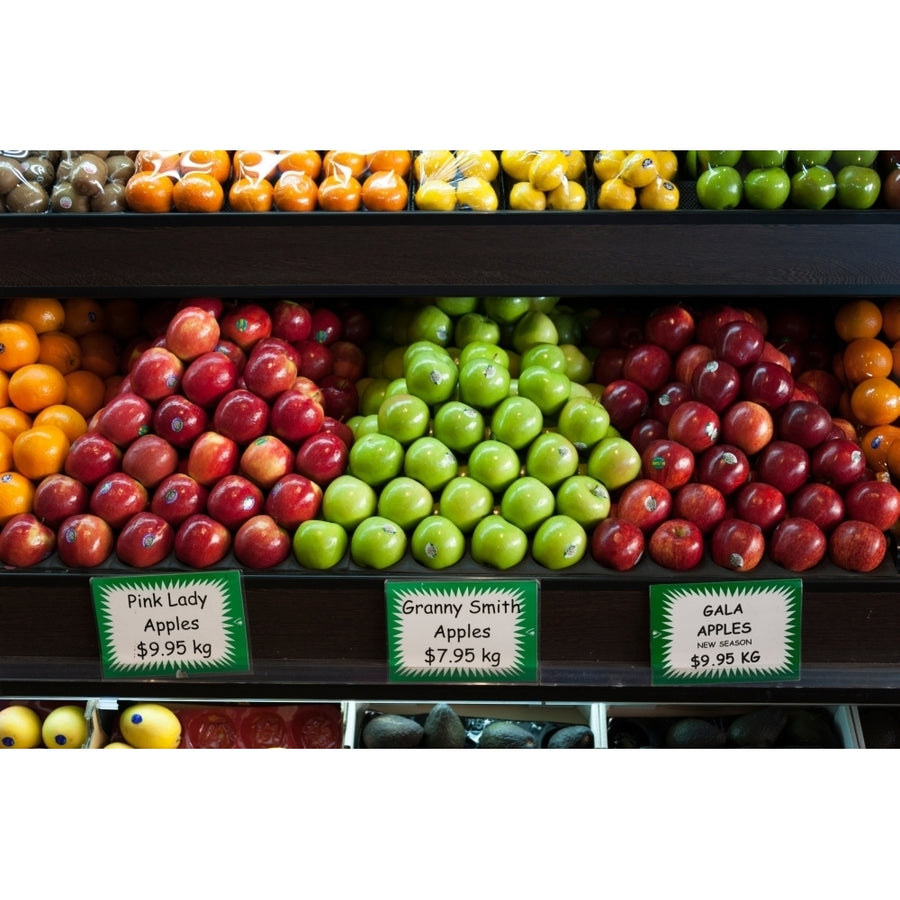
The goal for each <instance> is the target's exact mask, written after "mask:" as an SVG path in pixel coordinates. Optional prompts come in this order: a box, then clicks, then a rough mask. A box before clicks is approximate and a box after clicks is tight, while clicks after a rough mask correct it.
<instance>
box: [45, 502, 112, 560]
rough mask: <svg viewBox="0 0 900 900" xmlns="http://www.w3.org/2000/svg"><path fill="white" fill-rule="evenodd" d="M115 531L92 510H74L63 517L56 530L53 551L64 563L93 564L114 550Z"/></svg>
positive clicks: (105, 557) (107, 556)
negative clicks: (71, 513)
mask: <svg viewBox="0 0 900 900" xmlns="http://www.w3.org/2000/svg"><path fill="white" fill-rule="evenodd" d="M113 544H114V535H113V530H112V528H111V527H110V526H109V524H108V523H107V522H106V521H105V520H104V519H101V518H100V516H96V515H94V514H93V513H89V512H87V513H77V514H76V515H74V516H69V517H68V518H67V519H64V520H63V522H62V523H61V524H60V526H59V529H58V530H57V532H56V553H57V555H58V556H59V559H60V562H62V564H63V565H64V566H70V567H72V568H93V567H95V566H99V565H101V564H102V563H104V562H105V561H106V560H107V559H108V558H109V556H110V554H111V553H112V551H113Z"/></svg>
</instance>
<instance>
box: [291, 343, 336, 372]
mask: <svg viewBox="0 0 900 900" xmlns="http://www.w3.org/2000/svg"><path fill="white" fill-rule="evenodd" d="M294 346H295V347H296V349H297V350H298V352H299V353H300V364H299V365H298V366H297V372H298V374H300V375H303V376H304V377H306V378H309V379H311V380H312V381H315V382H316V383H318V381H319V380H320V379H322V378H324V377H325V376H326V375H330V374H331V373H332V372H333V371H334V359H333V357H332V355H331V350H330V349H329V347H328V345H327V344H322V343H320V342H319V341H315V340H313V339H312V338H310V339H308V340H305V341H296V342H295V343H294Z"/></svg>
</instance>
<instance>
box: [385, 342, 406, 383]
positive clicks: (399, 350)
mask: <svg viewBox="0 0 900 900" xmlns="http://www.w3.org/2000/svg"><path fill="white" fill-rule="evenodd" d="M407 346H408V345H407V344H406V342H404V343H402V344H395V345H394V346H393V347H391V349H390V350H388V351H387V353H385V354H384V357H383V358H382V360H381V377H382V378H387V379H388V381H393V380H394V379H395V378H400V377H401V376H402V375H403V355H404V354H405V353H406V348H407Z"/></svg>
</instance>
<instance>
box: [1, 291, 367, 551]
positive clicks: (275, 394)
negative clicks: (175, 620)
mask: <svg viewBox="0 0 900 900" xmlns="http://www.w3.org/2000/svg"><path fill="white" fill-rule="evenodd" d="M161 331H162V333H161V334H160V335H159V336H158V337H157V338H156V339H154V340H151V341H148V342H147V345H146V346H143V347H138V348H136V349H135V351H134V357H133V360H132V362H131V364H130V368H129V370H128V372H127V374H126V376H125V377H124V380H123V382H122V384H121V386H120V389H119V392H118V393H117V394H116V396H114V397H113V398H112V399H111V400H110V401H109V402H108V403H107V404H106V405H105V406H103V407H102V408H101V409H100V410H99V411H98V412H97V413H96V415H95V416H94V417H93V418H92V420H91V421H90V423H89V426H88V430H87V431H86V432H85V433H84V434H82V435H81V436H79V437H77V438H76V439H75V440H74V441H73V442H72V445H71V447H70V449H69V452H68V455H67V457H66V460H65V464H64V471H63V472H61V473H59V474H55V475H50V476H48V477H47V478H45V479H44V480H43V481H42V482H40V483H39V484H38V485H37V487H36V489H35V494H34V501H33V512H32V513H30V514H25V515H22V516H19V517H16V521H15V522H10V523H7V525H6V526H5V527H4V529H3V532H2V536H0V561H2V562H4V563H5V564H7V565H15V566H29V565H35V564H37V563H38V562H40V561H41V560H43V559H46V558H47V557H48V556H49V555H50V554H51V553H52V552H53V551H54V550H55V551H56V553H57V554H58V556H59V559H60V561H61V562H62V563H63V564H64V565H66V566H70V567H94V566H98V565H100V564H101V563H103V562H105V561H106V560H107V559H108V558H109V557H110V556H111V555H112V554H113V553H115V554H116V556H117V557H118V559H119V560H120V561H121V562H123V563H125V564H127V565H130V566H135V567H140V568H146V567H150V566H155V565H158V564H160V563H162V562H163V561H164V560H166V558H167V557H169V555H170V554H174V556H175V558H176V559H177V560H178V562H180V563H181V564H183V565H184V566H187V567H191V568H204V567H208V566H211V565H214V564H215V563H217V562H219V561H221V560H222V559H223V558H224V557H225V556H226V555H227V554H228V553H229V552H232V553H233V554H234V556H235V558H236V559H237V561H238V562H239V563H240V564H241V565H243V566H246V567H248V568H266V567H270V566H273V565H277V564H278V563H280V562H282V561H283V560H285V559H286V558H287V557H288V556H289V554H290V551H291V541H292V537H293V534H294V531H295V530H296V528H297V526H298V525H299V523H300V522H302V521H305V520H306V519H309V518H312V517H314V516H316V515H317V514H318V511H319V508H320V504H321V499H322V491H323V487H324V486H325V485H327V484H328V482H329V481H331V480H332V479H333V478H335V477H336V476H337V475H339V474H341V473H342V472H343V471H344V469H345V467H346V462H347V454H348V450H349V446H350V445H351V444H352V440H353V435H352V432H351V431H350V429H349V427H348V426H347V425H346V424H345V421H346V419H347V418H349V417H350V416H352V415H353V414H354V413H355V412H356V408H357V403H358V396H357V391H356V387H355V383H356V381H357V380H358V379H359V377H360V376H361V375H362V373H363V370H364V368H365V355H364V352H363V350H362V345H363V344H364V343H365V342H366V340H367V339H368V336H369V320H368V317H367V316H366V315H365V314H363V313H361V312H359V311H358V310H355V309H352V308H350V307H341V308H339V310H333V309H329V308H326V307H324V306H316V305H314V304H309V305H305V304H303V303H300V302H294V301H290V300H281V301H278V302H275V303H273V304H271V305H269V306H264V305H262V304H258V303H249V302H247V303H240V302H238V303H234V304H228V305H226V304H225V303H224V302H223V301H222V300H220V299H219V298H192V299H190V300H185V301H182V302H181V303H179V304H178V306H177V309H176V311H175V312H174V314H173V315H172V316H171V318H170V319H168V321H167V323H166V324H165V325H164V327H163V328H161Z"/></svg>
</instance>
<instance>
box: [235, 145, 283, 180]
mask: <svg viewBox="0 0 900 900" xmlns="http://www.w3.org/2000/svg"><path fill="white" fill-rule="evenodd" d="M232 165H233V167H234V178H235V180H236V181H239V180H240V179H242V178H249V179H250V180H251V181H260V180H262V179H264V178H270V177H271V176H273V175H274V174H275V172H276V171H277V167H278V154H277V153H273V152H272V151H271V150H235V151H234V157H233V159H232Z"/></svg>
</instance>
